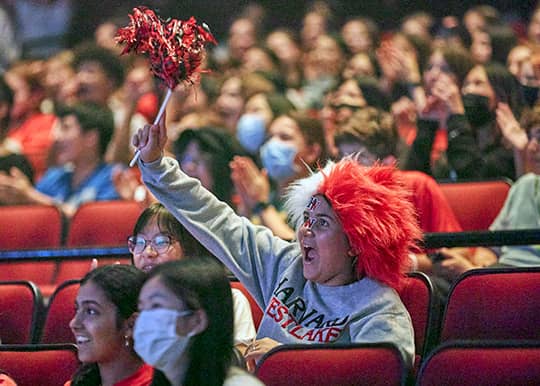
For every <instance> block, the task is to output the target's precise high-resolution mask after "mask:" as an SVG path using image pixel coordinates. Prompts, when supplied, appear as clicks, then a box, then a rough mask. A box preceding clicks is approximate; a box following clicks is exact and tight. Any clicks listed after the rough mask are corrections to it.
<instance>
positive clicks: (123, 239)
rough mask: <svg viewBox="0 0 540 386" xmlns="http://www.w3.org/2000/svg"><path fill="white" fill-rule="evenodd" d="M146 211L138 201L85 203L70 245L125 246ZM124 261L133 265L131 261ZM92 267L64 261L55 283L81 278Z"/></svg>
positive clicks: (74, 223)
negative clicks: (138, 220) (142, 213)
mask: <svg viewBox="0 0 540 386" xmlns="http://www.w3.org/2000/svg"><path fill="white" fill-rule="evenodd" d="M142 210H143V208H142V207H141V205H140V204H139V203H137V202H135V201H122V200H118V201H95V202H88V203H86V204H83V205H81V206H80V207H79V209H78V210H77V212H76V213H75V215H74V216H73V219H72V220H71V224H70V226H69V232H68V236H67V240H66V245H67V246H68V247H86V246H125V245H126V243H127V238H128V237H129V236H130V235H131V233H132V232H133V228H134V226H135V223H136V221H137V219H138V218H139V215H140V214H141V212H142ZM101 260H103V259H101ZM101 260H100V265H101V264H102V261H101ZM121 262H127V263H129V259H127V260H126V259H124V260H121ZM89 267H90V261H89V260H80V261H76V260H72V261H62V262H61V263H60V264H59V268H58V272H57V275H56V277H55V282H56V283H58V284H59V283H62V282H64V281H66V280H70V279H80V278H82V277H83V276H84V275H85V274H86V273H87V272H88V269H89Z"/></svg>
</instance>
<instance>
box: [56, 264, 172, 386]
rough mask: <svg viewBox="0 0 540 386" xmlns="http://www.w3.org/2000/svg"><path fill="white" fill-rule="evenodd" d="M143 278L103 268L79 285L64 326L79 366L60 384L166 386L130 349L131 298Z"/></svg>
mask: <svg viewBox="0 0 540 386" xmlns="http://www.w3.org/2000/svg"><path fill="white" fill-rule="evenodd" d="M145 278H146V274H145V273H144V272H143V271H141V270H139V269H137V268H135V267H134V266H130V265H120V264H115V265H107V266H103V267H99V268H96V269H94V270H92V271H90V272H89V273H88V274H87V275H86V276H85V277H84V278H83V279H82V281H81V287H80V289H79V293H78V294H77V298H76V300H75V316H74V317H73V319H72V320H71V322H70V323H69V326H70V328H71V331H72V332H73V335H74V336H75V341H76V342H77V349H78V356H79V360H80V361H81V362H82V363H83V364H82V365H81V367H80V368H79V370H78V371H77V372H76V373H75V375H74V376H73V378H72V380H71V381H69V382H67V383H66V386H70V385H71V386H82V385H88V386H90V385H92V386H94V385H95V386H97V385H101V386H127V385H140V386H145V385H167V384H168V383H167V380H166V379H165V377H164V375H163V374H162V373H160V372H157V371H154V369H153V368H152V367H151V366H149V365H147V364H144V362H143V361H142V359H141V358H139V356H138V355H137V354H136V353H135V350H134V348H133V327H134V324H135V319H136V317H137V297H138V295H139V291H140V289H141V287H142V284H143V282H144V280H145Z"/></svg>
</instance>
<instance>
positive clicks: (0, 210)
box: [0, 205, 62, 285]
mask: <svg viewBox="0 0 540 386" xmlns="http://www.w3.org/2000/svg"><path fill="white" fill-rule="evenodd" d="M0 216H1V217H2V220H3V221H4V224H6V225H5V226H2V230H1V231H0V249H2V250H9V249H32V248H57V247H59V246H60V244H61V240H62V215H61V214H60V211H59V210H58V208H57V207H55V206H48V205H14V206H0ZM0 265H1V266H0V280H4V281H6V280H29V281H32V282H34V283H36V284H38V285H41V284H50V283H51V281H52V278H53V276H54V272H55V269H56V264H55V263H54V262H52V261H51V262H41V261H39V262H37V261H35V262H3V263H1V264H0Z"/></svg>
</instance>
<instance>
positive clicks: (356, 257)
mask: <svg viewBox="0 0 540 386" xmlns="http://www.w3.org/2000/svg"><path fill="white" fill-rule="evenodd" d="M357 262H358V255H356V256H353V258H352V266H353V267H356V263H357Z"/></svg>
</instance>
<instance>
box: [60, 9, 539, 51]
mask: <svg viewBox="0 0 540 386" xmlns="http://www.w3.org/2000/svg"><path fill="white" fill-rule="evenodd" d="M326 2H327V4H329V5H330V7H331V8H332V10H333V12H334V15H335V18H336V22H337V23H338V24H339V22H340V21H342V20H344V19H346V18H347V17H348V16H351V15H364V16H370V17H372V18H373V19H375V20H376V21H377V23H378V24H379V25H380V26H381V28H382V29H392V28H394V27H396V26H397V25H398V23H399V21H400V20H401V18H402V17H403V16H405V15H407V14H409V13H411V12H414V11H418V10H426V11H428V12H430V13H431V14H432V15H433V16H435V17H441V16H447V15H455V16H462V15H463V13H464V11H465V10H466V9H467V8H469V7H471V6H472V5H477V4H490V5H493V6H495V7H496V8H497V9H498V10H499V11H501V13H503V14H505V15H506V17H510V18H514V19H523V20H526V18H527V16H528V15H530V14H531V11H532V9H533V8H534V7H535V5H536V3H537V1H535V0H517V1H516V0H492V1H467V0H328V1H326ZM74 3H75V10H74V11H75V15H74V18H73V25H72V28H71V34H70V43H71V44H75V43H77V42H80V41H81V40H83V39H84V38H86V37H88V36H89V35H91V34H92V33H93V31H94V30H95V28H96V26H97V25H98V23H99V22H100V21H103V20H105V19H107V18H112V17H119V18H121V17H126V20H127V14H128V13H129V12H130V11H131V8H132V7H135V6H139V5H148V6H150V7H152V8H153V9H157V10H159V13H160V15H162V16H163V17H175V18H181V19H186V18H189V17H190V16H192V15H193V16H195V17H196V18H197V19H198V20H201V21H205V22H206V23H207V24H209V25H210V26H211V27H212V31H213V32H214V34H215V35H216V37H217V38H218V40H220V39H223V38H224V36H225V34H226V31H227V28H228V26H229V25H230V22H231V20H232V19H233V18H234V17H236V16H238V14H239V13H240V11H241V10H242V9H243V8H244V7H245V6H246V5H248V4H250V3H258V4H261V5H262V6H264V7H265V8H266V10H267V22H266V25H265V27H266V28H273V27H276V26H289V27H292V26H294V25H297V26H299V25H300V20H301V17H302V15H303V13H304V12H305V10H306V8H307V7H308V6H309V5H310V4H311V3H312V1H306V0H259V1H246V0H148V1H141V0H139V1H134V0H110V1H108V2H107V6H106V7H104V6H98V5H97V4H98V3H96V2H95V1H93V0H81V1H76V2H74Z"/></svg>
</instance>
